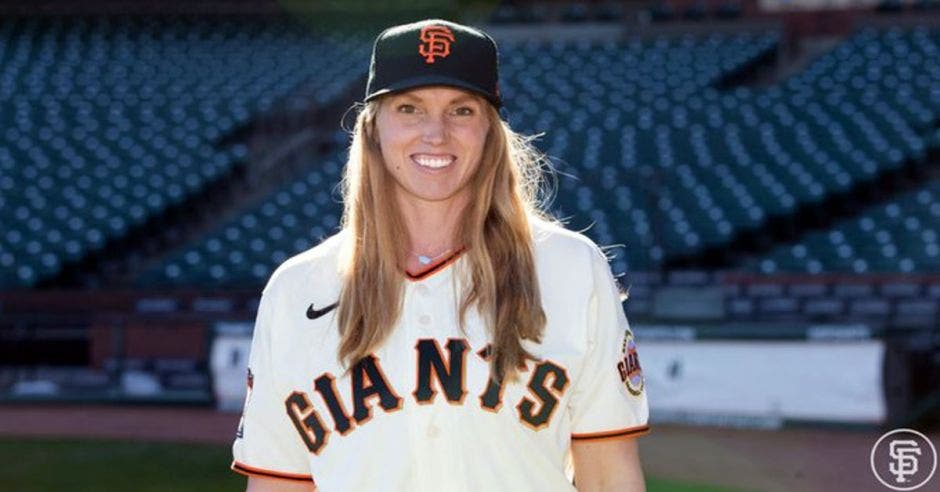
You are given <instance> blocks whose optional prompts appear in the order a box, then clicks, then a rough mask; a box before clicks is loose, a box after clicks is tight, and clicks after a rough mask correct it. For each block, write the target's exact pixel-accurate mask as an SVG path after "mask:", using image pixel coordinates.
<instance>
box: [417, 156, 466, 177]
mask: <svg viewBox="0 0 940 492" xmlns="http://www.w3.org/2000/svg"><path fill="white" fill-rule="evenodd" d="M419 156H421V157H429V158H432V159H450V161H451V162H450V164H447V165H445V166H443V167H439V168H434V167H427V166H423V165H421V164H419V163H418V159H417V158H418V157H419ZM408 157H409V158H410V159H411V162H412V163H413V164H414V165H415V166H416V167H417V168H418V169H419V170H421V171H423V172H426V173H432V174H437V173H441V172H445V171H447V170H448V169H450V168H451V167H453V165H454V163H455V162H457V156H455V155H453V154H432V153H426V152H418V153H415V154H411V155H409V156H408Z"/></svg>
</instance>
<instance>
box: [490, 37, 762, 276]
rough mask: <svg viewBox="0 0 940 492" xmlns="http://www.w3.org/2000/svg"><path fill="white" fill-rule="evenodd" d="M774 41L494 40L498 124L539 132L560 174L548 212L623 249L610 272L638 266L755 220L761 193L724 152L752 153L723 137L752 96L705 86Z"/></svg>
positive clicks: (730, 134)
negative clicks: (503, 118)
mask: <svg viewBox="0 0 940 492" xmlns="http://www.w3.org/2000/svg"><path fill="white" fill-rule="evenodd" d="M776 43H777V36H776V35H775V34H767V35H718V34H716V35H712V36H708V37H704V38H703V37H693V36H684V37H678V38H657V39H652V40H645V41H632V42H623V43H615V42H609V43H589V42H584V43H572V42H567V43H563V42H558V43H550V44H545V43H536V42H531V43H526V42H523V43H516V44H504V52H505V56H504V57H503V63H502V68H503V74H504V80H505V94H506V99H507V100H508V103H507V106H508V113H509V118H510V122H511V123H512V124H513V125H514V126H515V127H517V128H518V129H520V130H522V131H524V132H526V133H541V132H545V136H544V139H543V140H544V141H543V142H542V143H541V145H540V146H541V147H542V148H543V150H545V151H546V152H547V153H548V154H549V155H550V156H551V157H553V158H554V161H555V165H556V168H557V169H558V170H559V171H560V174H562V176H561V177H560V179H559V187H558V194H557V198H556V200H555V203H554V205H555V210H556V211H557V212H558V213H559V215H561V216H572V217H573V220H572V222H571V225H572V226H573V227H577V228H582V227H586V226H588V225H589V224H590V223H593V224H594V225H593V227H592V228H591V229H590V230H589V231H588V234H590V235H592V236H593V237H594V238H595V239H596V240H597V241H599V242H600V243H603V244H618V243H619V244H625V245H626V248H625V249H624V250H622V252H621V253H620V254H619V256H618V258H617V259H615V264H614V269H615V270H617V271H624V270H645V269H650V268H652V267H655V266H656V265H657V264H658V263H660V262H661V261H662V260H663V259H664V258H665V257H667V256H673V255H678V254H682V253H688V252H693V251H697V250H700V249H701V248H703V247H706V246H709V245H718V244H722V243H724V242H726V241H728V240H729V238H730V237H731V236H732V234H733V233H734V232H735V230H737V229H739V228H741V227H746V226H753V225H755V224H758V223H759V222H760V221H761V220H762V219H763V217H764V212H763V210H764V209H763V208H761V203H760V200H761V199H762V198H763V197H762V196H755V195H754V193H755V191H759V190H754V189H753V187H751V186H749V185H748V183H747V182H746V181H745V179H746V173H747V170H746V169H744V166H743V165H735V163H734V162H733V161H732V160H731V159H732V157H731V155H732V154H733V153H734V152H739V153H743V154H744V156H750V153H752V152H754V151H753V150H752V149H748V148H746V146H745V145H744V144H742V143H741V141H740V138H735V137H736V136H739V135H740V130H738V133H735V129H736V128H740V127H742V126H743V124H742V123H741V122H740V120H742V119H743V116H742V115H741V113H742V111H743V108H745V107H747V106H746V104H745V102H744V101H747V100H750V99H751V98H753V95H752V94H751V93H749V92H746V91H742V92H737V93H732V94H724V93H722V92H720V91H719V90H717V89H714V88H712V86H713V85H714V83H715V82H717V81H719V80H720V79H721V78H723V77H725V76H727V75H728V74H729V73H732V72H735V71H738V70H740V69H742V68H743V67H744V66H746V65H748V64H750V63H752V62H754V60H756V59H758V58H759V57H761V56H763V55H765V54H767V53H769V52H771V51H772V50H774V49H775V47H776ZM722 139H726V142H722V141H721V140H722ZM565 175H574V176H575V177H576V179H570V178H567V177H565Z"/></svg>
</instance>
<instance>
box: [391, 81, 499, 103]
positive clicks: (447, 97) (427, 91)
mask: <svg viewBox="0 0 940 492" xmlns="http://www.w3.org/2000/svg"><path fill="white" fill-rule="evenodd" d="M389 99H408V100H414V101H418V102H428V103H431V102H436V103H445V104H449V103H455V102H467V101H480V100H481V99H482V98H480V96H478V95H476V94H474V93H472V92H470V91H466V90H463V89H458V88H455V87H448V86H445V85H433V86H427V87H418V88H415V89H410V90H407V91H402V92H397V93H394V94H391V97H389Z"/></svg>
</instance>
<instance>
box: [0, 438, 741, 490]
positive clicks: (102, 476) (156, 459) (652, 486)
mask: <svg viewBox="0 0 940 492" xmlns="http://www.w3.org/2000/svg"><path fill="white" fill-rule="evenodd" d="M230 462H231V448H230V447H229V446H224V445H222V446H220V445H202V444H200V445H194V444H168V443H152V442H132V441H107V440H75V439H67V440H66V439H56V440H35V439H30V440H26V439H0V463H3V465H2V466H0V490H3V491H10V492H52V491H56V492H59V491H63V490H68V491H71V492H85V491H89V492H91V491H94V492H101V491H134V492H146V491H160V492H165V491H170V490H171V491H174V492H182V491H200V492H208V491H241V490H244V488H245V478H244V477H242V476H241V475H238V474H236V473H233V472H232V471H230V470H229V469H228V465H229V463H230ZM647 478H648V482H647V487H648V490H649V491H650V492H666V491H670V492H672V491H675V492H689V491H703V492H718V491H725V490H728V489H723V488H718V487H708V486H703V485H696V484H686V483H676V482H671V481H666V480H658V479H656V478H653V477H647Z"/></svg>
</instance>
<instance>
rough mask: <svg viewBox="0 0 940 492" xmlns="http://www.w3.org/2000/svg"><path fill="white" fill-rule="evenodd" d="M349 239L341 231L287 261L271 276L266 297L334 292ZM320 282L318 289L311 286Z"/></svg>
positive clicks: (265, 288)
mask: <svg viewBox="0 0 940 492" xmlns="http://www.w3.org/2000/svg"><path fill="white" fill-rule="evenodd" d="M345 238H346V233H345V231H340V232H338V233H336V234H334V235H332V236H330V237H328V238H326V239H324V240H323V241H322V242H320V243H319V244H317V245H316V246H314V247H312V248H310V249H307V250H306V251H302V252H300V253H298V254H296V255H294V256H291V257H290V258H288V259H286V260H284V262H282V263H281V264H280V265H278V267H277V268H275V269H274V272H273V273H271V276H270V278H269V279H268V282H267V284H266V285H265V286H264V291H263V293H264V295H268V294H270V293H284V292H285V290H286V291H294V292H296V291H309V289H312V288H316V289H318V290H322V289H324V288H330V287H332V286H333V285H332V284H335V283H337V282H338V281H339V257H340V254H341V252H342V249H343V244H344V241H345ZM314 279H316V281H317V282H316V285H311V284H312V283H313V281H314Z"/></svg>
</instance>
